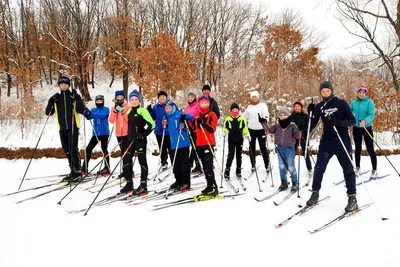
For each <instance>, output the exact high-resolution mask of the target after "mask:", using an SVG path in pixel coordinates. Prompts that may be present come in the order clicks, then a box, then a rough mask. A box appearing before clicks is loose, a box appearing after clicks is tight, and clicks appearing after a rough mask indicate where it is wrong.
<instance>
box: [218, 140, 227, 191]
mask: <svg viewBox="0 0 400 267" xmlns="http://www.w3.org/2000/svg"><path fill="white" fill-rule="evenodd" d="M225 137H226V136H224V141H223V143H222V169H221V171H222V174H223V173H224V158H225ZM222 178H223V177H222V175H221V186H220V187H219V188H224V187H223V186H222V183H223V179H222Z"/></svg>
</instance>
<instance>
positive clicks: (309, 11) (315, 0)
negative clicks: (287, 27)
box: [248, 0, 364, 59]
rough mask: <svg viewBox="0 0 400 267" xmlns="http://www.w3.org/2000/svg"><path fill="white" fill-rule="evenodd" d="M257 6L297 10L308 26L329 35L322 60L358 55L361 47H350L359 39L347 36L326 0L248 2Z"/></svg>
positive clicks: (278, 9)
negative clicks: (335, 56) (338, 56)
mask: <svg viewBox="0 0 400 267" xmlns="http://www.w3.org/2000/svg"><path fill="white" fill-rule="evenodd" d="M248 1H250V2H252V3H253V4H254V5H256V6H258V4H259V3H261V4H262V5H263V6H264V7H266V8H267V9H268V10H269V11H267V12H268V14H269V13H270V12H277V13H279V12H280V11H282V10H284V9H286V8H292V9H294V10H299V11H300V12H301V14H302V15H303V17H304V19H305V20H306V22H307V23H308V24H309V25H314V26H316V27H317V28H318V30H319V31H321V32H327V33H329V34H330V36H329V38H328V40H327V42H326V43H325V44H324V48H325V49H323V50H322V51H321V57H322V59H326V58H329V57H331V56H333V55H335V54H338V55H342V56H343V55H352V54H354V55H357V54H360V49H362V47H364V46H362V45H358V46H355V47H352V46H353V45H354V44H356V43H357V42H359V41H360V39H358V38H356V37H354V36H352V35H351V34H349V33H348V32H347V31H346V29H345V28H343V26H342V24H341V23H340V21H338V20H337V19H336V18H335V17H334V13H335V9H336V6H334V5H333V6H330V4H329V3H328V2H332V1H327V0H248Z"/></svg>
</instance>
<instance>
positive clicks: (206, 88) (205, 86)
mask: <svg viewBox="0 0 400 267" xmlns="http://www.w3.org/2000/svg"><path fill="white" fill-rule="evenodd" d="M204 90H210V91H211V87H210V85H208V84H205V85H203V89H201V91H202V92H203V91H204Z"/></svg>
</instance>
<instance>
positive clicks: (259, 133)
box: [249, 129, 269, 169]
mask: <svg viewBox="0 0 400 267" xmlns="http://www.w3.org/2000/svg"><path fill="white" fill-rule="evenodd" d="M249 132H250V137H251V141H250V148H251V153H250V159H251V165H252V166H253V167H255V166H256V158H255V153H256V140H258V145H259V146H260V151H261V155H262V157H263V160H264V165H265V169H268V165H269V152H268V150H267V147H266V141H267V135H266V134H265V131H264V130H251V129H249Z"/></svg>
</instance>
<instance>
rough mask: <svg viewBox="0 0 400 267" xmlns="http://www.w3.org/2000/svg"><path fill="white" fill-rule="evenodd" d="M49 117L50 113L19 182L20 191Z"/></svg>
mask: <svg viewBox="0 0 400 267" xmlns="http://www.w3.org/2000/svg"><path fill="white" fill-rule="evenodd" d="M49 118H50V115H48V116H47V118H46V121H45V123H44V125H43V129H42V131H41V132H40V135H39V139H38V141H37V143H36V146H35V149H34V150H33V152H32V156H31V158H30V160H29V163H28V166H27V167H26V170H25V173H24V177H22V180H21V183H20V184H19V187H18V191H19V190H20V189H21V186H22V183H23V182H24V180H25V176H26V174H27V172H28V169H29V167H30V166H31V163H32V159H33V155H35V152H36V149H37V147H38V145H39V142H40V139H42V135H43V132H44V129H45V127H46V125H47V122H48V121H49Z"/></svg>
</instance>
